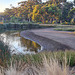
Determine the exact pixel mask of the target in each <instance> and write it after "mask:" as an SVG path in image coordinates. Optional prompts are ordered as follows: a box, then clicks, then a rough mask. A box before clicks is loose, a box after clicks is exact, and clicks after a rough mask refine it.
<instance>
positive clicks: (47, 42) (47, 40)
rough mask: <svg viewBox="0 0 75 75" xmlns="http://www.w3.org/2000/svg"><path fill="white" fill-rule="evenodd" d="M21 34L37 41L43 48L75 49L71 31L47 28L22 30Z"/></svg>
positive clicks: (74, 37)
mask: <svg viewBox="0 0 75 75" xmlns="http://www.w3.org/2000/svg"><path fill="white" fill-rule="evenodd" d="M21 36H22V37H25V38H28V39H30V40H33V41H35V42H37V43H38V44H40V45H41V46H43V48H44V50H52V51H53V50H65V49H68V50H70V49H73V50H75V35H74V34H71V32H65V31H54V30H53V29H51V28H47V29H39V30H29V31H23V32H21Z"/></svg>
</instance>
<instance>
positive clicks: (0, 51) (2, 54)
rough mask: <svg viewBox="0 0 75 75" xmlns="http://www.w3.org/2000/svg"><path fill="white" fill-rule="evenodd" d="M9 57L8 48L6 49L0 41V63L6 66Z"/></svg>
mask: <svg viewBox="0 0 75 75" xmlns="http://www.w3.org/2000/svg"><path fill="white" fill-rule="evenodd" d="M10 58H11V54H10V50H9V49H8V47H7V46H6V45H4V44H3V43H2V42H1V41H0V65H1V66H6V64H7V62H8V61H9V59H10Z"/></svg>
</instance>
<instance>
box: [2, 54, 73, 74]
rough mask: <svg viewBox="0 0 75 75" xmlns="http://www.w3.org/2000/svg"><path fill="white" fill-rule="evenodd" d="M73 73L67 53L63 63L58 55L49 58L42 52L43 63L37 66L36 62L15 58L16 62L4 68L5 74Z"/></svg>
mask: <svg viewBox="0 0 75 75" xmlns="http://www.w3.org/2000/svg"><path fill="white" fill-rule="evenodd" d="M73 73H74V70H73V69H69V65H67V60H66V53H65V57H64V62H62V64H60V62H59V60H58V59H57V58H56V57H55V58H54V57H50V58H47V56H46V55H45V54H42V65H38V66H36V64H32V65H31V64H29V63H25V62H24V61H22V60H20V61H17V60H15V63H14V64H13V62H11V65H10V66H8V68H5V69H4V74H5V75H73ZM4 74H1V75H4Z"/></svg>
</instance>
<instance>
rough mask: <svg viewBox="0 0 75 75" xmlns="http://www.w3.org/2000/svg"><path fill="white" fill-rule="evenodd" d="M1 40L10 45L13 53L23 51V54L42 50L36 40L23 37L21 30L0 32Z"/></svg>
mask: <svg viewBox="0 0 75 75" xmlns="http://www.w3.org/2000/svg"><path fill="white" fill-rule="evenodd" d="M0 41H2V42H4V44H5V45H7V46H8V47H9V49H10V50H11V53H12V54H14V53H15V54H17V53H23V54H32V53H36V52H39V51H40V50H41V46H40V45H38V44H37V43H35V42H34V41H30V40H28V39H25V38H23V37H20V33H19V32H15V33H12V32H6V33H2V34H0Z"/></svg>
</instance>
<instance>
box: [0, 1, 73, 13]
mask: <svg viewBox="0 0 75 75" xmlns="http://www.w3.org/2000/svg"><path fill="white" fill-rule="evenodd" d="M21 1H25V0H0V12H3V11H4V10H5V8H10V4H12V5H13V6H15V7H16V6H17V3H18V2H21ZM43 1H45V0H43ZM68 1H73V0H68Z"/></svg>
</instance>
